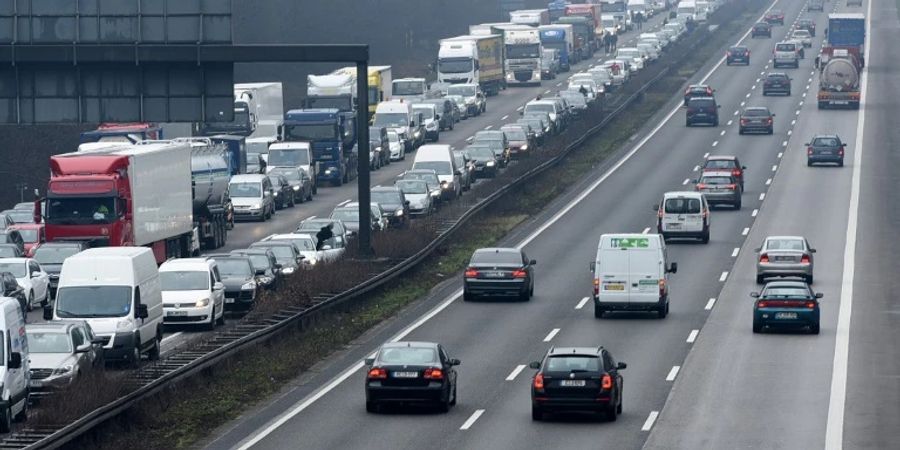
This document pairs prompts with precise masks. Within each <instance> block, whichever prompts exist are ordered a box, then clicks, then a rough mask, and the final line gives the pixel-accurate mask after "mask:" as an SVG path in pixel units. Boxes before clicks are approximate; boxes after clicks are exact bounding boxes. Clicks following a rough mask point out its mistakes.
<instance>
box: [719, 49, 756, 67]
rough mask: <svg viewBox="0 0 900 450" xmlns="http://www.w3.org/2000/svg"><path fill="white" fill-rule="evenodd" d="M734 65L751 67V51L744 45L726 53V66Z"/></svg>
mask: <svg viewBox="0 0 900 450" xmlns="http://www.w3.org/2000/svg"><path fill="white" fill-rule="evenodd" d="M732 64H743V65H745V66H749V65H750V49H749V48H747V47H744V46H742V45H738V46H734V47H731V48H729V49H728V51H726V52H725V65H727V66H730V65H732Z"/></svg>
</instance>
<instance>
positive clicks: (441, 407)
mask: <svg viewBox="0 0 900 450" xmlns="http://www.w3.org/2000/svg"><path fill="white" fill-rule="evenodd" d="M437 408H438V412H441V413H447V412H450V399H447V401H443V402H439V403H438V404H437Z"/></svg>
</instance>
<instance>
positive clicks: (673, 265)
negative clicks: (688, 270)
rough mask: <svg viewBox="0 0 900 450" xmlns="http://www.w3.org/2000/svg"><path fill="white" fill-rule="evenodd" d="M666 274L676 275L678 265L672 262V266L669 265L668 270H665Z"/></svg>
mask: <svg viewBox="0 0 900 450" xmlns="http://www.w3.org/2000/svg"><path fill="white" fill-rule="evenodd" d="M666 272H669V273H677V272H678V263H677V262H673V263H672V264H669V270H667V271H666Z"/></svg>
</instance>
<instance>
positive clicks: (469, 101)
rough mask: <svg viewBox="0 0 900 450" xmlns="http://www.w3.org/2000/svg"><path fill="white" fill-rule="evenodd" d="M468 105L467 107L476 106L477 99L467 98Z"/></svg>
mask: <svg viewBox="0 0 900 450" xmlns="http://www.w3.org/2000/svg"><path fill="white" fill-rule="evenodd" d="M466 104H467V105H474V104H475V97H469V98H467V99H466Z"/></svg>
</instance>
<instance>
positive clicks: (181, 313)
mask: <svg viewBox="0 0 900 450" xmlns="http://www.w3.org/2000/svg"><path fill="white" fill-rule="evenodd" d="M166 315H167V316H169V317H177V316H186V315H187V311H169V312H167V313H166Z"/></svg>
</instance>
